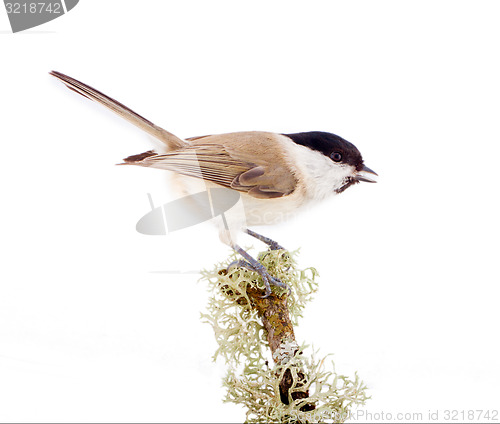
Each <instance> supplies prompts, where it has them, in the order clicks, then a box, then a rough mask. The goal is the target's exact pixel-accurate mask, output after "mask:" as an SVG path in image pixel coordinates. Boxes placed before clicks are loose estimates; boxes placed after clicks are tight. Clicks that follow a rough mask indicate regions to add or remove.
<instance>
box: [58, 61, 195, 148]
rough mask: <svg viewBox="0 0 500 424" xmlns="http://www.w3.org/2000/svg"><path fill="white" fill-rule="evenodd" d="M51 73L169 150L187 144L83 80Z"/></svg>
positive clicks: (70, 87) (59, 73) (71, 88)
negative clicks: (160, 142)
mask: <svg viewBox="0 0 500 424" xmlns="http://www.w3.org/2000/svg"><path fill="white" fill-rule="evenodd" d="M50 75H52V76H54V77H56V78H57V79H59V80H60V81H62V82H63V83H64V84H66V86H67V87H68V88H69V89H70V90H73V91H75V92H76V93H78V94H81V95H82V96H84V97H86V98H87V99H90V100H93V101H95V102H98V103H100V104H102V105H103V106H105V107H107V108H108V109H110V110H112V111H113V112H115V113H116V114H118V115H119V116H121V117H122V118H124V119H126V120H127V121H129V122H130V123H132V124H134V125H135V126H137V127H139V128H140V129H142V130H144V131H146V132H147V133H148V134H150V135H152V136H153V137H155V138H157V139H158V140H160V141H162V142H163V143H164V144H165V145H166V146H167V148H168V150H177V149H180V148H182V147H185V146H186V145H187V143H186V142H185V141H184V140H182V139H180V138H179V137H176V136H175V135H174V134H172V133H170V132H168V131H166V130H164V129H163V128H161V127H159V126H157V125H155V124H153V123H152V122H151V121H148V120H147V119H146V118H144V117H142V116H141V115H139V114H137V113H135V112H134V111H133V110H132V109H129V108H128V107H127V106H125V105H123V104H122V103H120V102H118V101H116V100H115V99H112V98H111V97H109V96H106V95H105V94H104V93H101V92H100V91H98V90H96V89H95V88H92V87H90V86H89V85H87V84H84V83H83V82H81V81H78V80H76V79H74V78H71V77H70V76H68V75H64V74H62V73H61V72H57V71H52V72H50Z"/></svg>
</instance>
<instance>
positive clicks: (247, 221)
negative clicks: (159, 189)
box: [50, 71, 378, 297]
mask: <svg viewBox="0 0 500 424" xmlns="http://www.w3.org/2000/svg"><path fill="white" fill-rule="evenodd" d="M50 75H52V76H54V77H56V78H57V79H58V80H60V81H62V82H63V83H64V84H65V85H66V86H67V87H68V88H69V89H71V90H73V91H75V92H76V93H78V94H80V95H82V96H84V97H86V98H88V99H90V100H93V101H95V102H97V103H100V104H101V105H103V106H105V107H106V108H108V109H110V110H111V111H113V112H115V113H116V114H118V115H119V116H120V117H122V118H124V119H126V120H127V121H129V122H130V123H132V124H134V125H135V126H137V127H138V128H140V129H142V130H143V131H145V132H146V133H148V134H149V135H151V136H152V137H154V138H155V139H156V140H157V147H156V148H155V149H154V150H148V151H146V152H144V153H140V154H136V155H132V156H129V157H127V158H125V159H123V162H122V163H120V164H119V165H134V166H141V167H148V168H157V169H161V170H167V171H170V174H171V178H172V183H173V185H174V186H175V187H176V188H177V189H178V190H179V191H180V192H181V193H182V194H184V195H186V196H187V195H189V194H192V193H193V192H194V191H197V190H198V191H199V189H198V187H199V185H198V184H195V183H196V182H198V183H199V181H200V180H202V181H203V182H204V183H205V184H206V186H207V188H208V189H213V188H218V189H221V188H224V189H226V190H227V193H228V198H234V195H235V194H237V195H238V196H239V199H240V200H241V203H242V207H239V208H236V207H234V208H232V209H230V210H227V211H225V212H224V213H222V214H221V215H220V218H221V219H219V220H218V224H217V225H218V227H219V237H220V240H221V241H222V242H223V243H225V244H227V245H228V246H230V247H231V248H232V249H234V251H236V252H237V253H238V254H239V255H240V256H241V257H242V258H243V259H241V260H238V261H236V263H235V264H236V265H238V266H244V267H246V268H249V269H251V270H253V271H255V272H257V273H258V274H259V275H260V276H261V277H262V280H263V282H264V286H265V294H264V296H263V297H268V296H270V294H271V293H272V288H271V286H277V287H282V288H288V286H287V285H286V284H285V283H283V282H281V280H280V279H278V278H277V277H274V276H273V275H271V274H270V273H269V271H268V270H267V269H266V268H265V267H264V266H263V265H262V264H261V263H260V262H259V261H258V260H257V259H255V258H253V257H252V256H251V255H250V254H249V253H248V252H247V251H245V250H244V249H243V248H242V247H241V246H240V245H239V244H238V237H239V234H241V233H247V234H248V235H250V236H252V237H255V238H256V239H258V240H260V241H262V242H264V243H265V244H267V245H268V246H269V248H270V249H271V250H279V249H283V248H282V246H280V245H279V244H278V243H277V242H275V241H274V240H272V239H270V238H268V237H265V236H263V235H261V234H258V233H256V232H254V231H253V230H251V229H250V228H249V227H253V226H261V225H272V224H276V223H278V222H281V221H285V220H287V219H288V218H290V217H291V216H294V215H296V214H297V213H299V212H300V211H301V210H303V209H305V208H307V207H310V206H311V205H314V204H317V203H320V202H321V201H323V200H325V199H327V198H329V197H331V196H334V195H337V194H340V193H342V192H344V191H345V190H346V189H348V188H349V187H352V186H353V185H355V184H357V183H359V182H368V183H374V182H377V180H376V177H377V175H378V174H377V173H376V172H375V171H373V170H372V169H370V168H368V167H367V166H366V165H365V164H364V161H363V158H362V156H361V153H360V152H359V150H358V149H357V148H356V146H354V144H352V143H350V142H349V141H347V140H345V139H343V138H342V137H340V136H338V135H336V134H333V133H329V132H323V131H309V132H300V133H291V134H286V133H283V134H281V133H274V132H266V131H243V132H232V133H225V134H214V135H204V136H197V137H190V138H185V139H183V138H180V137H177V136H176V135H174V134H172V133H170V132H169V131H167V130H165V129H163V128H161V127H159V126H157V125H155V124H153V123H152V122H151V121H149V120H147V119H146V118H144V117H142V116H141V115H139V114H137V113H136V112H134V111H133V110H132V109H129V108H128V107H127V106H125V105H123V104H122V103H120V102H118V101H116V100H115V99H113V98H111V97H109V96H107V95H105V94H103V93H102V92H100V91H98V90H96V89H94V88H92V87H91V86H89V85H87V84H84V83H83V82H81V81H78V80H76V79H74V78H72V77H70V76H68V75H65V74H63V73H60V72H57V71H51V72H50ZM195 187H196V188H195ZM218 197H219V198H221V196H218ZM222 203H223V202H222ZM193 207H196V205H193ZM205 207H206V206H205ZM215 207H217V205H215ZM220 207H222V206H220ZM233 209H234V211H233Z"/></svg>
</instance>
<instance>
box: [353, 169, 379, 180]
mask: <svg viewBox="0 0 500 424" xmlns="http://www.w3.org/2000/svg"><path fill="white" fill-rule="evenodd" d="M371 175H376V176H378V174H377V173H376V172H375V171H373V170H371V169H370V168H368V167H367V166H365V165H363V169H361V171H358V173H357V174H356V175H355V176H354V179H355V180H356V181H363V182H365V183H376V182H377V180H376V179H374V178H373V177H372V176H371Z"/></svg>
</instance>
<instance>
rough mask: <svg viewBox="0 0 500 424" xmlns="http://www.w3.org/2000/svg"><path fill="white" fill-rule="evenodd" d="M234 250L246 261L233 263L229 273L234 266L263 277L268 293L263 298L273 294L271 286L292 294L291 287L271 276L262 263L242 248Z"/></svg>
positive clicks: (229, 266) (237, 247)
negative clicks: (286, 290)
mask: <svg viewBox="0 0 500 424" xmlns="http://www.w3.org/2000/svg"><path fill="white" fill-rule="evenodd" d="M234 249H235V250H236V251H237V252H238V253H239V254H240V255H242V256H243V257H244V258H245V259H246V260H244V259H240V260H237V261H234V262H231V263H230V264H229V265H228V267H227V270H228V271H229V270H230V269H231V268H232V267H234V266H240V267H244V268H247V269H249V270H251V271H253V272H256V273H257V274H259V275H260V276H261V277H262V280H263V282H264V286H265V287H266V293H265V295H264V296H262V297H263V298H267V297H269V296H270V295H271V293H272V290H271V285H273V286H277V287H281V288H285V289H288V294H290V293H291V289H290V287H288V285H287V284H285V283H283V282H282V281H281V280H280V279H279V278H277V277H273V276H272V275H271V274H269V271H268V270H267V269H266V267H265V266H264V265H262V264H261V263H260V262H257V261H256V260H255V259H254V258H252V257H251V256H250V255H249V254H248V253H247V252H245V251H244V250H243V249H242V248H241V247H239V246H235V247H234Z"/></svg>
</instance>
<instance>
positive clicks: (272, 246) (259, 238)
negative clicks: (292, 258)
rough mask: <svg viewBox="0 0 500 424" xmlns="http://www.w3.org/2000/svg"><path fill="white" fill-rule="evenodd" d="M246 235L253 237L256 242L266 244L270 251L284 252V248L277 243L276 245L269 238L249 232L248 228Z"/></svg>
mask: <svg viewBox="0 0 500 424" xmlns="http://www.w3.org/2000/svg"><path fill="white" fill-rule="evenodd" d="M246 232H247V234H249V235H251V236H252V237H255V238H256V239H257V240H260V241H261V242H263V243H266V244H267V245H268V246H269V247H270V248H271V250H285V248H284V247H282V246H280V245H279V244H278V243H276V242H275V241H274V240H272V239H270V238H269V237H265V236H262V235H260V234H258V233H256V232H254V231H252V230H249V229H248V228H247V229H246Z"/></svg>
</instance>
